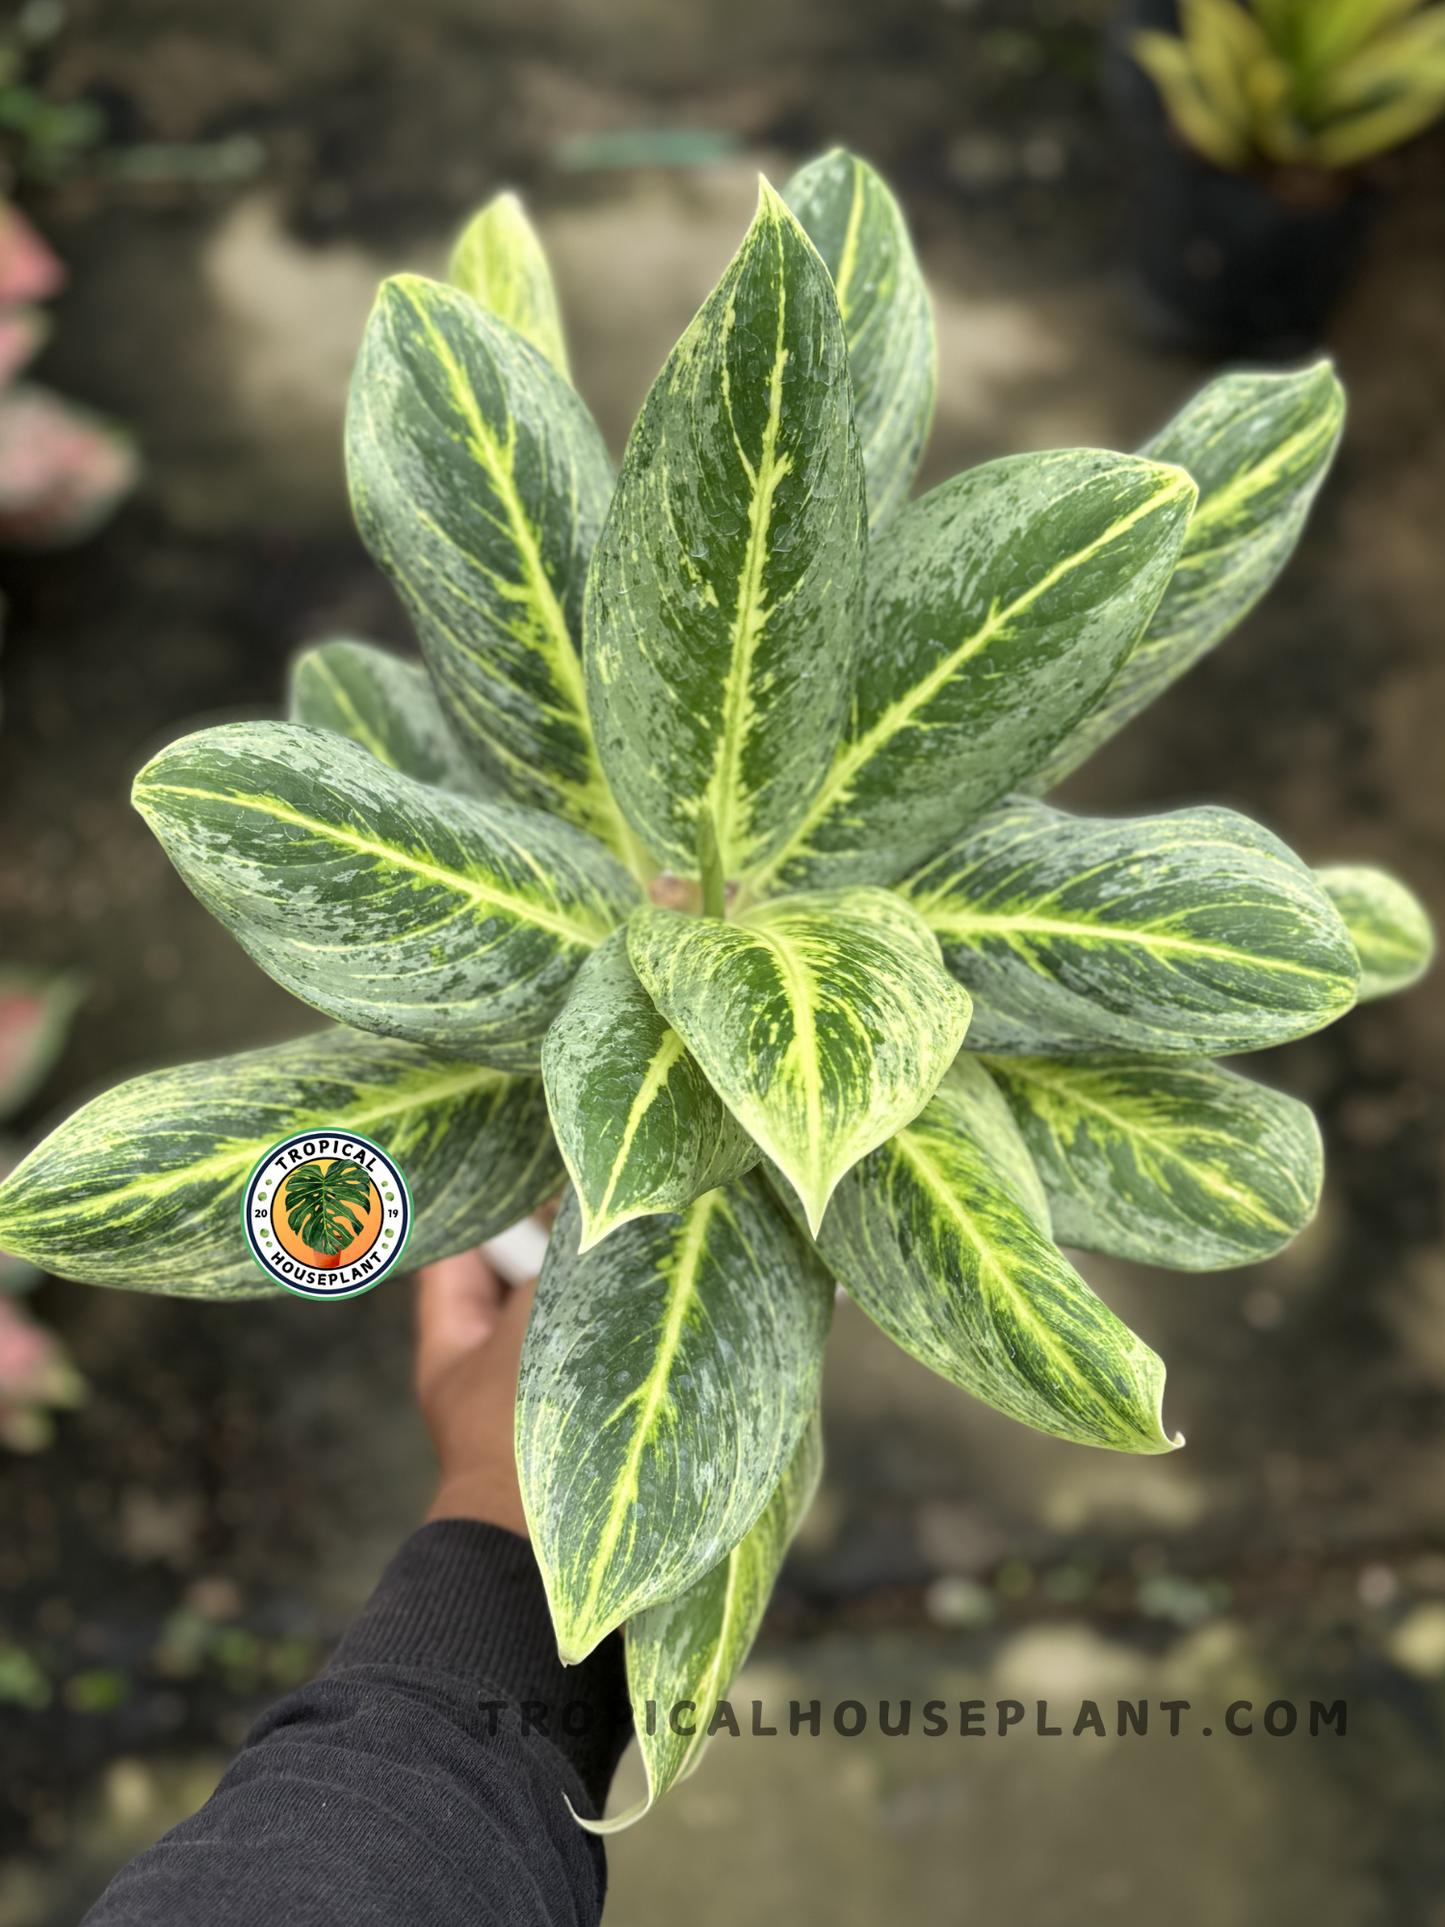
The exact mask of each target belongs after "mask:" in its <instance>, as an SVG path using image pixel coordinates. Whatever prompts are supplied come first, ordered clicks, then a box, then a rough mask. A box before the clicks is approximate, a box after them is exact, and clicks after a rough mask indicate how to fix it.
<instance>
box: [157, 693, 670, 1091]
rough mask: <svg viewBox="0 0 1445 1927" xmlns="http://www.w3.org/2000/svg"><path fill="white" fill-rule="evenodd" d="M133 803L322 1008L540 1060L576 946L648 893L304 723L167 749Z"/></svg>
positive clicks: (291, 981)
mask: <svg viewBox="0 0 1445 1927" xmlns="http://www.w3.org/2000/svg"><path fill="white" fill-rule="evenodd" d="M135 802H136V807H137V808H138V809H139V810H140V812H141V814H142V815H143V816H144V817H145V819H146V821H147V822H148V823H149V824H150V826H151V828H152V829H153V830H154V831H155V833H156V835H157V836H158V837H159V838H160V840H161V842H162V844H163V845H164V846H165V850H166V854H167V855H168V856H169V857H170V859H171V861H172V862H173V863H174V864H175V866H176V868H177V869H178V870H179V871H180V873H181V875H182V876H183V877H184V878H185V880H186V882H187V883H188V884H189V885H190V887H191V889H192V890H194V891H195V893H196V895H197V896H198V897H199V898H200V900H201V902H202V903H204V904H205V906H206V908H207V909H208V910H209V911H211V913H212V914H213V915H214V916H216V917H219V918H220V920H221V922H222V923H224V924H225V925H226V926H227V928H228V929H230V930H231V931H233V932H234V934H235V936H236V937H237V939H238V940H239V941H240V943H241V944H242V945H243V946H244V947H245V949H246V950H248V951H249V952H250V954H251V955H252V956H253V957H254V958H255V959H256V961H257V963H259V964H260V965H261V967H262V969H263V970H265V971H267V972H269V974H270V975H271V976H273V977H274V978H275V979H276V981H277V982H278V983H280V984H284V985H285V987H286V988H287V989H288V990H290V991H293V992H294V993H295V994H296V995H297V996H298V997H301V998H304V999H305V1001H306V1002H307V1003H309V1004H314V1005H315V1006H316V1008H317V1009H318V1010H324V1011H325V1012H326V1013H327V1015H328V1016H331V1017H336V1018H338V1019H340V1020H341V1021H342V1022H345V1023H350V1024H355V1025H357V1026H358V1027H359V1028H361V1029H363V1030H377V1031H381V1032H384V1033H385V1034H386V1035H388V1036H393V1037H408V1038H410V1039H411V1040H412V1041H413V1042H416V1043H423V1044H429V1045H431V1046H432V1047H433V1048H435V1049H438V1050H451V1051H457V1052H459V1053H461V1054H463V1055H466V1056H470V1057H475V1058H479V1059H481V1060H483V1061H485V1062H487V1063H491V1064H497V1065H500V1066H501V1067H502V1068H504V1069H508V1070H535V1069H536V1068H537V1067H538V1065H539V1063H540V1061H541V1059H540V1053H541V1046H542V1038H543V1036H544V1035H545V1033H546V1030H547V1026H548V1025H549V1024H550V1023H551V1021H552V1019H553V1017H554V1016H555V1015H556V1014H557V1011H558V1010H559V1009H560V1008H561V1006H562V1003H563V1001H564V999H565V997H566V994H567V986H568V984H569V983H570V982H571V980H572V978H573V977H574V976H575V975H576V972H577V969H578V966H579V965H580V964H581V963H582V961H583V959H584V958H585V957H587V956H588V955H589V954H590V952H591V951H592V950H593V949H594V948H595V946H596V945H597V944H599V943H600V942H601V941H602V939H603V938H604V937H605V936H606V935H607V933H608V931H609V930H611V929H612V928H613V927H614V925H616V924H617V923H618V922H619V921H620V920H621V919H622V918H623V917H625V916H626V915H627V912H628V910H629V909H630V908H631V906H632V904H633V903H634V902H635V901H636V896H637V892H636V889H635V886H634V885H633V883H632V881H631V879H630V878H629V877H628V875H627V872H626V871H625V870H624V869H623V868H622V866H621V864H619V863H618V862H617V861H616V859H615V858H614V857H611V856H609V855H608V853H607V852H606V850H604V849H603V848H602V846H601V845H600V844H599V843H596V842H594V841H593V840H592V838H591V837H588V836H586V835H584V834H583V832H582V831H580V830H574V829H572V828H571V827H570V826H569V825H568V824H565V823H559V822H557V821H556V820H555V819H553V818H551V817H546V816H541V815H539V814H537V813H536V812H534V811H531V810H519V809H514V808H512V807H511V806H510V805H508V804H502V803H483V802H479V801H476V800H474V799H473V798H471V797H464V796H453V795H450V794H449V793H448V792H447V791H445V790H438V789H432V788H431V787H429V786H428V785H426V784H423V783H416V782H413V781H412V779H411V778H410V777H407V776H401V775H399V774H398V773H397V772H396V771H395V770H389V769H387V768H385V767H384V765H382V764H381V763H379V762H377V760H376V758H375V757H374V756H372V755H370V754H369V753H368V752H367V751H366V750H364V749H362V748H361V747H360V746H359V745H358V744H356V743H352V742H348V741H347V740H346V739H345V738H344V737H341V736H333V735H331V734H330V733H329V732H328V731H325V730H319V729H306V728H303V727H302V726H301V725H299V724H296V723H232V724H228V725H227V726H225V727H224V728H221V729H207V730H202V731H200V732H199V734H197V735H195V736H186V737H183V738H182V739H181V741H180V742H178V743H172V744H171V745H170V747H169V748H167V749H164V750H162V751H161V753H160V755H159V756H157V757H156V758H155V759H154V761H153V762H151V763H148V764H147V765H146V767H145V768H144V769H143V770H142V771H141V773H140V775H139V776H138V777H137V778H136V785H135Z"/></svg>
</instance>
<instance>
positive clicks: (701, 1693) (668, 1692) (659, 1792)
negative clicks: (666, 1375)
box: [581, 1413, 823, 1834]
mask: <svg viewBox="0 0 1445 1927" xmlns="http://www.w3.org/2000/svg"><path fill="white" fill-rule="evenodd" d="M822 1473H823V1427H822V1424H821V1421H820V1420H819V1418H818V1415H817V1414H816V1413H815V1414H814V1415H813V1422H812V1424H811V1425H810V1426H809V1427H808V1429H807V1431H806V1432H804V1434H803V1437H802V1440H801V1442H800V1443H799V1445H798V1449H797V1451H796V1452H794V1454H793V1457H792V1461H791V1463H790V1464H789V1466H788V1469H787V1471H786V1472H785V1473H784V1474H783V1477H782V1481H781V1483H780V1484H779V1486H778V1489H777V1491H776V1492H775V1493H774V1494H773V1496H772V1498H771V1499H769V1501H768V1503H767V1505H766V1506H765V1507H764V1509H763V1512H762V1516H761V1517H760V1518H759V1520H758V1522H757V1524H756V1525H755V1526H754V1527H753V1529H752V1531H751V1532H750V1533H749V1534H748V1535H747V1537H746V1538H745V1539H740V1540H739V1541H738V1543H737V1545H735V1546H734V1547H733V1549H732V1551H731V1552H730V1553H729V1554H728V1556H727V1558H726V1559H724V1560H723V1561H722V1562H721V1563H720V1564H719V1565H716V1566H714V1567H713V1569H712V1571H711V1572H709V1573H707V1574H705V1575H704V1576H703V1577H702V1578H701V1579H699V1580H698V1582H697V1584H696V1585H693V1586H689V1587H688V1589H687V1591H686V1592H685V1593H681V1594H679V1596H678V1597H677V1598H676V1599H669V1600H668V1601H667V1602H666V1604H665V1605H661V1606H649V1607H648V1609H647V1611H646V1612H641V1613H636V1614H634V1615H633V1617H632V1618H631V1619H629V1620H628V1622H627V1688H628V1692H629V1694H630V1696H631V1699H632V1709H633V1722H634V1725H635V1728H636V1733H637V1744H638V1748H639V1749H640V1751H641V1753H642V1761H643V1765H644V1767H645V1768H646V1771H647V1798H646V1799H645V1800H644V1801H642V1802H641V1804H640V1805H638V1806H635V1807H633V1808H632V1809H631V1810H630V1812H627V1813H620V1814H618V1815H617V1817H616V1818H615V1819H612V1820H583V1821H582V1822H581V1824H582V1825H583V1826H584V1827H586V1829H587V1831H588V1832H589V1833H603V1834H606V1833H621V1832H622V1831H623V1829H624V1828H625V1827H630V1826H633V1825H634V1824H635V1823H636V1822H637V1821H638V1820H640V1819H641V1818H642V1817H643V1815H644V1814H645V1813H648V1812H650V1811H651V1809H652V1808H653V1807H654V1806H656V1804H657V1802H658V1801H659V1800H660V1799H661V1798H662V1796H663V1794H664V1793H666V1792H667V1790H668V1788H669V1787H670V1786H675V1785H676V1784H677V1782H678V1781H679V1780H685V1779H686V1778H687V1776H688V1775H689V1774H690V1773H692V1772H693V1771H694V1770H695V1769H696V1768H697V1766H698V1765H699V1764H700V1762H701V1760H702V1756H703V1753H704V1751H705V1750H706V1748H707V1743H708V1742H707V1728H708V1722H709V1720H710V1719H711V1716H712V1713H713V1709H714V1708H715V1706H716V1705H717V1702H718V1700H719V1699H720V1698H722V1697H723V1696H724V1695H725V1694H726V1692H727V1690H728V1687H729V1686H730V1684H731V1683H732V1680H733V1678H734V1676H735V1675H736V1673H737V1672H738V1669H739V1668H740V1667H741V1666H742V1663H743V1661H744V1660H745V1659H746V1658H747V1656H748V1653H749V1652H750V1651H751V1649H752V1643H753V1641H754V1639H756V1638H757V1634H758V1628H759V1626H761V1624H762V1622H763V1614H764V1613H765V1612H766V1611H767V1609H768V1600H769V1598H770V1597H771V1596H772V1590H773V1582H774V1581H775V1580H776V1578H777V1576H778V1572H779V1569H780V1568H781V1566H782V1563H783V1557H784V1555H785V1554H786V1552H787V1550H788V1544H789V1542H790V1540H791V1539H792V1537H793V1534H794V1533H795V1532H796V1531H797V1529H798V1525H799V1522H800V1521H801V1519H802V1517H803V1514H804V1513H805V1512H806V1511H807V1509H808V1507H809V1505H810V1503H811V1502H812V1498H813V1494H814V1493H815V1492H816V1491H817V1489H818V1480H819V1479H820V1478H821V1477H822ZM649 1700H651V1701H652V1702H653V1705H654V1707H659V1708H660V1707H667V1708H669V1709H670V1708H671V1707H674V1706H676V1705H677V1704H678V1703H679V1702H680V1701H683V1700H690V1701H691V1702H692V1704H693V1706H694V1707H695V1708H696V1714H695V1717H694V1719H693V1721H692V1732H691V1733H690V1734H680V1733H674V1732H673V1730H672V1722H671V1721H670V1720H667V1719H663V1720H659V1721H657V1722H656V1727H657V1730H656V1731H655V1732H649V1731H648V1724H649V1722H648V1718H647V1703H648V1701H649Z"/></svg>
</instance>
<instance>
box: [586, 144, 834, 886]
mask: <svg viewBox="0 0 1445 1927" xmlns="http://www.w3.org/2000/svg"><path fill="white" fill-rule="evenodd" d="M864 541H865V512H864V500H863V464H862V459H861V457H860V455H859V451H858V438H857V434H856V431H855V429H854V427H853V417H852V404H851V400H850V391H849V382H848V351H847V347H846V345H845V342H844V339H843V324H842V321H841V320H840V318H839V315H838V303H837V299H836V297H835V295H834V293H833V286H832V283H831V281H830V280H829V278H828V274H827V270H826V269H825V268H824V266H823V264H822V262H821V261H820V260H819V259H818V256H817V253H816V252H815V250H814V248H813V246H812V244H811V242H810V241H809V240H808V237H807V236H806V235H805V234H804V232H803V230H802V229H801V228H800V227H799V226H798V223H797V222H796V221H795V220H794V219H793V216H792V215H791V214H790V213H789V212H788V210H787V208H786V207H784V205H783V203H782V202H781V201H780V200H779V199H778V197H777V195H776V194H775V193H774V192H773V190H772V189H771V188H770V187H769V186H768V185H767V183H766V182H764V183H763V184H762V191H761V197H760V200H759V205H758V214H757V218H756V220H755V221H754V222H753V225H752V227H751V228H750V229H749V231H748V235H747V238H746V240H745V241H744V242H743V245H742V247H741V248H740V249H739V251H738V253H737V255H736V256H735V257H734V259H733V262H732V265H731V266H730V267H729V269H728V271H727V273H726V274H725V275H724V276H723V279H722V281H721V282H720V284H719V285H718V287H717V289H716V290H715V291H714V293H713V294H711V295H710V296H709V297H708V299H707V301H706V302H705V303H704V304H703V307H702V310H701V312H700V313H699V314H698V317H697V319H696V320H695V321H694V322H693V324H692V326H691V327H690V328H689V329H688V331H687V333H686V334H685V335H684V336H683V337H682V340H681V341H680V342H679V343H678V345H677V347H676V348H674V350H673V351H672V354H671V356H670V357H669V358H668V361H667V364H666V366H665V367H664V368H663V371H662V373H661V374H660V375H659V376H658V378H657V380H656V381H655V382H654V383H653V385H652V391H651V393H650V394H649V395H648V397H647V401H646V402H645V404H644V405H643V410H642V413H641V415H640V416H639V417H638V421H637V426H636V427H635V428H634V429H633V431H632V438H631V440H630V441H629V442H628V445H627V455H626V458H625V460H624V461H623V464H622V474H621V477H620V478H619V480H618V484H617V493H616V495H615V497H614V498H613V503H612V507H611V510H610V511H609V513H608V517H607V521H606V524H605V525H604V527H603V530H602V533H601V535H600V536H599V538H598V542H597V549H596V552H595V554H594V556H593V559H592V571H591V576H590V578H589V582H588V588H587V609H586V663H587V693H588V698H589V701H590V703H591V707H592V718H593V723H594V725H595V727H596V730H597V740H598V746H599V748H600V750H601V755H602V762H603V766H604V768H605V769H606V771H607V774H608V776H609V777H610V779H611V781H612V786H613V788H614V789H615V790H616V792H617V794H618V796H619V797H620V798H621V800H622V802H623V805H624V807H625V809H626V811H627V813H628V815H629V817H630V818H631V819H632V822H633V823H634V824H635V825H636V827H637V829H638V831H639V833H640V835H641V836H642V838H643V840H644V841H645V842H646V844H647V846H648V848H649V849H651V850H652V852H653V853H654V855H656V856H657V857H658V858H659V859H661V860H664V861H665V862H667V863H668V864H670V865H671V866H672V867H673V868H674V869H675V870H677V871H679V872H681V873H683V874H686V875H692V876H695V875H696V874H697V871H698V862H697V850H698V836H699V830H700V819H701V817H702V816H703V815H704V814H706V815H708V816H710V817H711V820H712V825H713V828H714V830H715V832H716V836H717V847H718V852H719V855H720V857H721V861H722V866H723V871H724V874H725V875H727V876H740V875H742V874H743V873H744V872H745V871H747V870H749V869H751V868H752V867H753V866H754V865H756V864H758V863H760V862H762V861H763V860H764V859H765V858H766V857H767V856H768V855H769V854H770V852H771V851H772V850H774V849H775V848H776V847H777V845H778V844H779V843H780V842H781V841H782V840H783V838H784V837H786V836H787V834H788V831H789V830H790V829H791V828H792V827H793V825H794V824H795V823H796V822H797V821H798V819H799V817H800V816H801V815H802V813H803V811H804V810H805V809H806V808H807V806H808V802H809V799H810V798H811V797H812V795H813V792H814V791H815V790H816V788H817V786H818V784H819V782H820V781H821V780H822V777H823V773H824V771H825V770H826V768H827V766H828V761H829V758H830V757H831V756H832V754H833V750H834V747H835V745H836V743H837V741H838V734H839V731H840V730H841V728H842V725H843V719H844V715H845V713H846V709H847V701H848V682H849V676H850V673H851V668H852V663H853V656H854V650H855V647H856V642H857V633H856V632H857V619H858V614H859V598H860V595H861V590H862V580H863V557H864Z"/></svg>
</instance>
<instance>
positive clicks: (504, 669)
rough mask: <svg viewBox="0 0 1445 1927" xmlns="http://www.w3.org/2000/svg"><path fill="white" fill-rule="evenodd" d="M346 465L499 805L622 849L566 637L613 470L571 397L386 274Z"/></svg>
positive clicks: (408, 283)
mask: <svg viewBox="0 0 1445 1927" xmlns="http://www.w3.org/2000/svg"><path fill="white" fill-rule="evenodd" d="M346 462H347V472H348V474H349V476H350V480H351V500H352V507H353V508H354V510H355V513H356V524H357V527H358V528H359V529H360V531H361V537H362V540H363V541H364V542H365V543H366V546H367V547H368V548H369V549H370V550H371V553H372V555H373V556H374V557H375V558H376V560H377V561H378V562H379V563H380V564H381V566H382V568H383V569H385V570H386V572H387V574H388V575H389V576H390V577H391V578H392V580H393V581H394V582H395V584H396V587H397V589H398V591H399V593H400V595H401V598H402V601H403V602H405V604H406V606H407V608H408V609H409V611H410V612H411V616H412V620H413V621H414V622H415V624H416V628H417V635H418V636H419V638H420V640H421V647H422V654H423V655H424V656H425V657H426V660H427V665H428V667H429V668H430V670H431V672H432V675H433V676H434V677H435V678H436V683H437V688H438V691H439V692H440V695H441V699H442V702H443V703H444V704H445V706H446V709H447V712H448V714H449V715H450V717H451V720H452V722H453V723H454V724H455V725H456V728H457V732H458V734H459V735H460V736H461V739H462V741H463V743H465V745H466V746H467V749H468V750H469V752H470V753H471V754H472V755H473V756H475V758H476V759H477V760H478V762H479V763H480V764H481V766H482V768H483V770H484V771H485V772H486V774H487V775H489V776H490V777H491V778H492V779H493V780H494V781H495V782H496V783H497V784H498V785H499V786H500V787H501V788H502V789H503V790H504V791H505V793H506V794H507V795H508V796H509V797H511V798H512V800H513V801H514V802H518V803H526V804H530V805H532V806H533V807H535V808H538V809H544V810H550V811H552V812H553V813H554V814H555V815H558V816H564V817H566V818H567V819H568V820H569V821H570V822H573V823H578V824H580V825H581V826H582V828H584V829H586V830H590V831H592V833H593V834H594V835H596V836H599V837H600V838H601V839H602V841H603V842H604V843H607V844H609V845H610V846H611V847H612V848H613V849H615V850H617V851H618V852H619V853H620V854H621V855H623V856H624V857H629V858H632V857H633V856H635V853H636V845H635V839H633V837H632V834H631V832H630V831H629V830H628V829H627V827H626V825H625V824H624V823H623V821H622V819H621V817H620V816H619V814H618V811H617V806H616V804H615V803H614V802H613V800H612V795H611V792H610V791H609V790H608V788H607V784H606V782H605V780H604V778H603V775H602V770H601V767H600V766H599V764H598V761H597V752H596V750H595V748H594V747H593V743H592V734H591V729H590V726H589V724H588V720H587V702H586V696H585V693H584V689H583V681H582V664H581V659H580V656H579V653H578V648H577V637H578V635H579V634H580V624H581V615H582V591H583V587H584V584H585V581H586V574H587V558H588V556H589V555H590V553H591V550H592V544H593V541H594V540H595V538H596V534H597V530H598V528H599V527H600V526H601V522H602V517H603V514H604V513H605V511H606V508H607V503H608V500H609V498H610V496H611V493H612V470H611V464H610V463H609V461H608V459H607V452H606V450H605V449H604V448H603V446H602V437H601V436H600V435H599V434H598V432H597V427H596V424H595V423H594V422H593V420H592V417H591V416H590V415H589V414H588V413H587V410H586V408H585V407H584V406H583V404H582V402H581V401H580V400H579V399H578V397H577V395H576V393H575V391H574V390H573V389H572V388H571V387H570V385H569V384H568V383H567V382H565V381H564V380H563V379H562V377H561V376H560V375H559V374H557V372H556V371H555V369H553V368H551V367H550V366H549V365H548V364H547V363H546V362H545V361H544V360H543V359H542V357H541V356H540V355H539V354H538V353H537V351H536V350H535V349H534V348H533V347H532V346H531V344H530V343H529V342H526V341H523V339H522V338H521V336H520V335H519V334H517V333H516V331H515V330H514V329H512V328H510V327H508V326H507V325H506V323H505V322H502V321H498V320H497V319H496V317H495V316H493V315H490V314H487V313H485V312H484V311H483V310H482V309H480V308H478V306H477V304H476V302H475V301H473V300H472V299H471V297H470V296H469V295H465V294H462V293H460V292H459V291H458V290H457V289H455V288H447V287H443V286H441V284H440V283H438V282H435V281H426V280H423V279H422V278H421V277H420V276H418V275H414V274H404V275H398V276H396V277H395V279H393V280H391V281H387V282H385V283H383V285H382V288H381V292H380V293H379V295H378V296H377V301H376V307H375V310H374V311H373V313H372V316H371V320H370V321H369V322H368V323H367V328H366V335H365V337H364V339H363V341H362V344H361V353H360V355H359V356H358V357H357V362H356V371H355V373H354V375H353V376H352V381H351V400H350V404H349V406H348V409H347V417H346Z"/></svg>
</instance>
